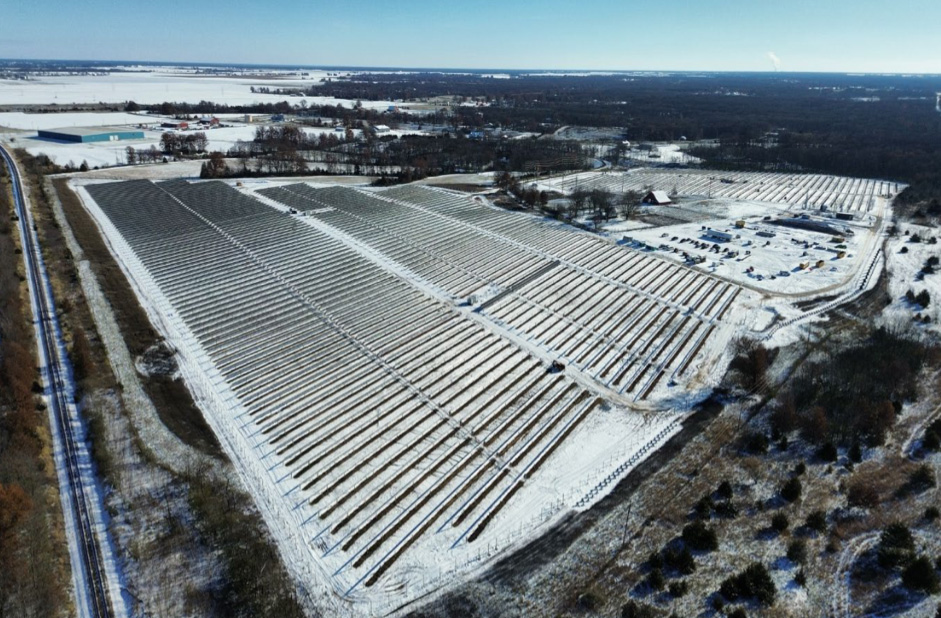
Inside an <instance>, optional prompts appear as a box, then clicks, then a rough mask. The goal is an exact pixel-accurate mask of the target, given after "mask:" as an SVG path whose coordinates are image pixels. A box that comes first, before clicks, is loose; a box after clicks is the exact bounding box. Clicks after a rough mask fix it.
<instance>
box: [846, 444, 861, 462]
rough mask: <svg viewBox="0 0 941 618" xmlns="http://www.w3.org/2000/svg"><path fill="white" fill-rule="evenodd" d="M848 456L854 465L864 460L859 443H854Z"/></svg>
mask: <svg viewBox="0 0 941 618" xmlns="http://www.w3.org/2000/svg"><path fill="white" fill-rule="evenodd" d="M847 455H848V456H849V458H850V461H852V462H853V463H859V462H861V461H862V460H863V450H862V448H860V446H859V442H853V444H852V446H850V450H849V452H848V453H847Z"/></svg>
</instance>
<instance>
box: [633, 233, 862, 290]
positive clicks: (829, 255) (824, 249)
mask: <svg viewBox="0 0 941 618" xmlns="http://www.w3.org/2000/svg"><path fill="white" fill-rule="evenodd" d="M745 221H746V223H745V226H744V227H742V228H737V227H736V226H735V222H734V221H731V220H729V219H712V220H705V221H701V222H697V223H686V224H682V225H671V226H668V227H666V228H663V227H654V228H646V229H639V230H634V231H632V232H631V233H630V235H629V237H630V238H633V239H634V241H635V242H638V243H644V244H646V245H647V246H649V247H653V248H655V249H656V251H655V253H656V255H659V256H661V257H666V258H667V259H671V260H674V261H677V262H681V263H682V262H685V261H686V259H685V257H684V254H686V255H689V256H692V257H701V258H705V260H706V261H705V262H703V263H702V264H698V265H697V266H696V268H697V269H698V270H702V271H704V272H708V273H713V274H717V275H721V276H723V277H726V278H728V279H730V280H732V281H736V282H738V283H747V284H751V285H753V286H755V287H757V288H760V289H763V290H767V291H771V292H777V293H782V294H802V293H809V292H815V291H818V290H821V289H825V288H829V287H831V286H834V285H838V284H840V283H841V282H842V281H844V280H845V279H847V278H848V277H849V276H851V275H852V273H853V272H855V270H856V269H857V268H858V267H859V265H860V263H861V260H862V259H865V257H866V255H865V254H863V255H860V252H861V251H863V250H864V249H865V248H866V246H867V245H866V241H867V240H868V239H869V237H870V236H871V234H870V233H869V232H868V231H866V230H861V231H860V233H858V234H856V235H854V236H845V237H843V238H844V240H845V242H834V240H833V237H832V236H830V235H828V234H822V233H818V232H809V231H806V230H797V229H792V228H788V227H782V226H776V225H770V224H768V223H767V222H766V221H763V220H762V219H761V217H755V218H749V219H746V220H745ZM703 228H705V229H703ZM713 231H718V232H724V233H728V234H731V235H732V236H733V239H732V240H730V241H727V242H725V241H722V240H718V239H716V238H715V237H713V236H710V234H711V233H712V232H713ZM759 234H774V236H773V237H770V238H769V237H763V236H760V235H759ZM869 244H871V243H869ZM839 251H846V255H845V256H844V257H843V258H839V257H838V255H839V254H838V252H839ZM821 262H822V264H821ZM802 264H803V265H804V268H801V265H802Z"/></svg>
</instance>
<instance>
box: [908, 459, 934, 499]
mask: <svg viewBox="0 0 941 618" xmlns="http://www.w3.org/2000/svg"><path fill="white" fill-rule="evenodd" d="M936 484H937V482H936V481H935V478H934V470H932V469H931V467H930V466H928V464H922V465H920V466H918V467H917V468H915V469H914V470H913V471H912V473H911V474H909V475H908V483H907V485H908V489H909V490H910V491H915V492H919V491H925V490H926V489H931V488H932V487H934V486H935V485H936Z"/></svg>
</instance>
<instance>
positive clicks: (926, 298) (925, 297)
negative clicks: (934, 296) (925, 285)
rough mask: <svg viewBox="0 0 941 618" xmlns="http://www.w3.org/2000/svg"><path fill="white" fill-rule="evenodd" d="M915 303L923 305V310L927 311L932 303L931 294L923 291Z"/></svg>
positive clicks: (917, 296) (916, 297)
mask: <svg viewBox="0 0 941 618" xmlns="http://www.w3.org/2000/svg"><path fill="white" fill-rule="evenodd" d="M915 302H916V303H918V304H919V305H921V307H922V309H927V308H928V305H929V304H930V303H931V294H929V293H928V290H922V291H921V292H919V293H918V294H917V295H916V296H915Z"/></svg>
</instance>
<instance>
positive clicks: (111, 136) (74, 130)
mask: <svg viewBox="0 0 941 618" xmlns="http://www.w3.org/2000/svg"><path fill="white" fill-rule="evenodd" d="M38 137H40V138H41V139H55V140H60V141H64V142H77V143H88V142H116V141H118V140H123V139H144V132H143V131H141V130H140V129H132V128H129V127H68V128H65V129H40V130H39V136H38Z"/></svg>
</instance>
